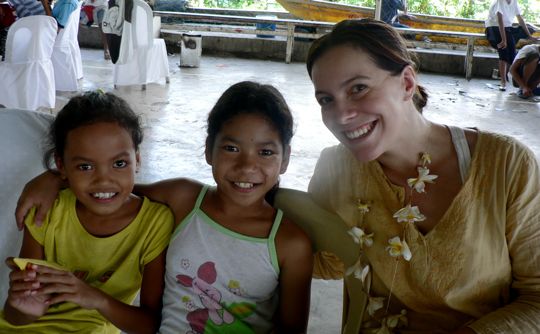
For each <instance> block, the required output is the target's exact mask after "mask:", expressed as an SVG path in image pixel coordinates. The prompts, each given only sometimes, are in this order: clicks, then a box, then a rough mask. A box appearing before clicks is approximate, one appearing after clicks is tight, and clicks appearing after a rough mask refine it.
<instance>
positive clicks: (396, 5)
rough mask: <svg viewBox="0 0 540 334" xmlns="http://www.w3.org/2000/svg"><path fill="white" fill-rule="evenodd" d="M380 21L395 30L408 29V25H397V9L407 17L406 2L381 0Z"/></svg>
mask: <svg viewBox="0 0 540 334" xmlns="http://www.w3.org/2000/svg"><path fill="white" fill-rule="evenodd" d="M381 5H382V7H381V21H384V22H386V23H388V24H390V25H392V26H394V27H396V28H409V26H408V25H405V24H401V23H399V18H398V9H399V10H401V11H403V14H405V15H407V1H406V0H383V1H382V2H381Z"/></svg>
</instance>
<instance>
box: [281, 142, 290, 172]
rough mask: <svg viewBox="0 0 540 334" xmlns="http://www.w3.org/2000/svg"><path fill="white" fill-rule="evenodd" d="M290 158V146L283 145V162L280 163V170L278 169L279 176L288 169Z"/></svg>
mask: <svg viewBox="0 0 540 334" xmlns="http://www.w3.org/2000/svg"><path fill="white" fill-rule="evenodd" d="M290 157H291V145H285V149H284V150H283V160H282V161H281V168H280V169H279V174H283V173H285V172H286V171H287V167H289V158H290Z"/></svg>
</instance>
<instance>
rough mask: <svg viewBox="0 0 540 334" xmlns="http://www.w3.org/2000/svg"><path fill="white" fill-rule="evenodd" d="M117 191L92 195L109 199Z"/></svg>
mask: <svg viewBox="0 0 540 334" xmlns="http://www.w3.org/2000/svg"><path fill="white" fill-rule="evenodd" d="M114 195H115V193H93V194H92V196H94V197H95V198H99V199H109V198H112V197H113V196H114Z"/></svg>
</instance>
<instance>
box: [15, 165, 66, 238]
mask: <svg viewBox="0 0 540 334" xmlns="http://www.w3.org/2000/svg"><path fill="white" fill-rule="evenodd" d="M63 183H64V182H63V181H62V178H61V177H60V175H57V174H53V173H52V172H50V171H45V172H43V173H42V174H40V175H38V176H36V177H35V178H33V179H32V180H30V181H29V182H28V183H27V184H26V185H25V186H24V189H23V191H22V193H21V196H19V201H18V202H17V209H16V210H15V219H16V221H17V227H18V228H19V230H22V229H23V226H24V219H25V217H26V215H27V214H28V212H29V211H30V209H31V208H32V207H34V206H35V207H36V215H35V218H34V222H35V224H36V225H37V226H41V224H42V223H43V220H44V219H45V217H46V215H47V212H48V211H49V209H50V208H51V207H52V206H53V204H54V201H55V200H56V197H57V196H58V192H59V191H60V189H62V186H63V185H64V184H63Z"/></svg>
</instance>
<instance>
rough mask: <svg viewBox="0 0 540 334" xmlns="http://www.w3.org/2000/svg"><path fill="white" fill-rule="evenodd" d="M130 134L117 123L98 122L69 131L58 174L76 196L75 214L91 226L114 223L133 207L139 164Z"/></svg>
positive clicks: (59, 162)
mask: <svg viewBox="0 0 540 334" xmlns="http://www.w3.org/2000/svg"><path fill="white" fill-rule="evenodd" d="M138 159H139V158H138V154H137V152H136V151H135V148H134V145H133V141H132V139H131V136H130V134H129V133H128V132H127V131H126V130H125V129H124V128H122V127H121V126H119V125H118V124H116V123H110V122H99V123H95V124H90V125H85V126H81V127H79V128H76V129H73V130H71V131H69V133H68V135H67V140H66V147H65V150H64V156H63V158H62V159H59V158H57V164H58V166H59V169H60V171H61V172H62V174H63V175H65V177H66V178H67V179H68V181H69V186H70V188H71V189H72V191H73V193H74V194H75V195H76V196H77V199H78V202H79V203H78V205H77V213H78V215H79V218H80V220H81V222H82V223H83V225H85V223H86V222H85V221H84V218H86V219H89V220H92V221H93V222H96V221H100V220H103V219H106V220H111V219H113V220H114V219H115V218H114V217H118V216H119V215H124V214H125V210H127V209H128V208H129V210H131V209H132V208H133V207H136V206H130V205H127V206H126V204H128V203H129V202H132V199H133V196H132V195H131V192H132V190H133V186H134V182H135V170H136V168H137V164H138Z"/></svg>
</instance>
